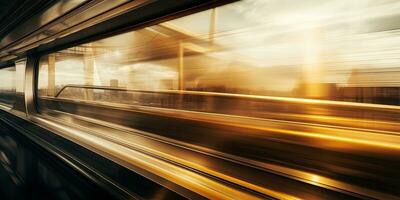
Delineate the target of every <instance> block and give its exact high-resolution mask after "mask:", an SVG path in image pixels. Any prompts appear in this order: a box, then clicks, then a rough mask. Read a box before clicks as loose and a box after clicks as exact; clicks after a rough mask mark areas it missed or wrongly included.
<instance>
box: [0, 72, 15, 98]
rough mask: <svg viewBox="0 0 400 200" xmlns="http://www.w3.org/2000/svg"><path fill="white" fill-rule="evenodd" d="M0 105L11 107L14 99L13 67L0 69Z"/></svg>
mask: <svg viewBox="0 0 400 200" xmlns="http://www.w3.org/2000/svg"><path fill="white" fill-rule="evenodd" d="M0 80H1V84H0V104H3V105H6V106H12V105H13V103H14V98H15V67H6V68H2V69H0Z"/></svg>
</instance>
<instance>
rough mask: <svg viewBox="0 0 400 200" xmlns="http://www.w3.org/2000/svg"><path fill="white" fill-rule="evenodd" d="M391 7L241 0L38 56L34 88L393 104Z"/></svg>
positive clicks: (101, 94) (395, 18)
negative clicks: (213, 94) (178, 92)
mask: <svg viewBox="0 0 400 200" xmlns="http://www.w3.org/2000/svg"><path fill="white" fill-rule="evenodd" d="M399 7H400V2H399V1H392V0H381V1H376V0H365V1H341V0H333V1H317V0H309V1H294V0H283V1H282V0H279V1H277V0H244V1H240V2H236V3H232V4H229V5H225V6H221V7H218V8H215V9H210V10H206V11H203V12H200V13H195V14H192V15H189V16H186V17H182V18H179V19H175V20H172V21H168V22H164V23H161V24H158V25H155V26H151V27H147V28H143V29H140V30H135V31H131V32H128V33H125V34H121V35H117V36H114V37H110V38H106V39H103V40H99V41H95V42H91V43H87V44H83V45H80V46H76V47H72V48H69V49H65V50H62V51H59V52H55V53H52V54H50V55H47V56H44V57H42V58H41V60H40V69H39V84H38V92H39V95H40V96H42V97H45V96H47V97H58V98H70V99H79V100H88V101H89V100H90V101H113V102H119V103H135V102H136V103H137V101H135V100H134V99H135V98H136V97H137V95H139V92H141V93H140V94H143V92H145V93H146V92H147V93H148V92H151V91H163V92H165V91H170V92H174V91H175V92H176V91H202V92H216V93H232V94H249V95H260V96H277V97H294V98H311V99H326V100H336V101H350V102H362V103H376V104H389V105H398V104H399V103H400V101H399V96H400V89H399V86H400V82H399V80H400V68H399V66H400V65H399V64H400V59H399V57H398V53H399V51H400V48H399V47H400V34H399V31H398V30H399V27H400V20H399V19H400V12H398V10H399ZM117 94H118V95H117ZM160 98H161V97H160Z"/></svg>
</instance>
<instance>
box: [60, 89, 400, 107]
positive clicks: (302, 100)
mask: <svg viewBox="0 0 400 200" xmlns="http://www.w3.org/2000/svg"><path fill="white" fill-rule="evenodd" d="M67 88H81V89H94V90H96V89H97V90H112V91H124V92H140V93H164V94H179V95H201V96H216V97H231V98H244V99H254V100H271V101H283V102H288V103H305V104H315V105H328V106H344V107H351V108H370V109H371V108H372V109H388V110H395V111H400V107H399V106H393V105H383V104H372V103H358V102H345V101H333V100H320V99H306V98H294V97H275V96H261V95H250V94H233V93H221V92H204V91H188V90H139V89H130V88H120V87H111V86H96V85H77V84H68V85H64V86H63V87H62V88H61V90H60V91H58V92H57V93H56V95H55V96H54V97H55V98H58V97H60V96H61V95H62V93H63V92H64V91H65V90H66V89H67Z"/></svg>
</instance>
